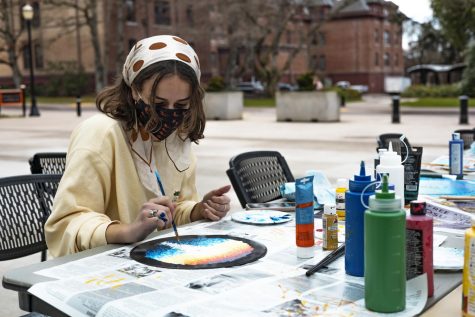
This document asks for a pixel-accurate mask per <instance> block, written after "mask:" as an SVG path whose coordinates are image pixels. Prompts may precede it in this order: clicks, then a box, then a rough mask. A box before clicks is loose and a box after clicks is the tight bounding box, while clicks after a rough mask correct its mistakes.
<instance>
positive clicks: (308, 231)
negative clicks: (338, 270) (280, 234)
mask: <svg viewBox="0 0 475 317" xmlns="http://www.w3.org/2000/svg"><path fill="white" fill-rule="evenodd" d="M295 203H296V205H295V242H296V244H297V257H299V258H303V259H309V258H312V257H313V255H314V245H315V236H314V235H315V230H314V216H313V176H306V177H303V178H298V179H296V180H295Z"/></svg>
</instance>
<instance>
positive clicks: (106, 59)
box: [0, 0, 403, 92]
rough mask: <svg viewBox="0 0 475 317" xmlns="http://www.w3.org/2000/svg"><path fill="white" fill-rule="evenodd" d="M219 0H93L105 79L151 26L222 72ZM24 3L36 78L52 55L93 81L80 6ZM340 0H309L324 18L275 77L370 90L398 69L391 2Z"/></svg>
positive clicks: (288, 40) (16, 20)
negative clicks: (347, 0) (30, 12)
mask: <svg viewBox="0 0 475 317" xmlns="http://www.w3.org/2000/svg"><path fill="white" fill-rule="evenodd" d="M219 1H220V0H200V1H199V2H198V1H193V0H154V1H146V0H126V1H125V2H124V3H125V6H126V10H125V11H124V14H123V15H122V16H120V15H119V12H118V10H117V6H116V5H115V3H113V2H112V1H105V0H98V1H97V3H98V5H97V8H95V10H96V12H97V16H98V20H97V21H98V22H97V34H98V45H99V50H100V52H101V54H102V57H101V59H102V65H104V67H105V72H106V73H107V74H108V76H107V77H108V81H109V83H110V82H111V81H112V80H113V78H114V77H116V76H117V71H118V70H120V66H121V64H122V61H123V60H124V59H125V55H126V54H127V53H128V50H129V48H130V47H132V45H133V44H134V43H135V42H136V41H137V40H138V39H141V38H143V37H146V36H151V35H154V34H177V35H179V36H182V37H183V38H185V39H187V40H188V41H189V42H190V44H191V45H193V47H194V48H195V49H196V50H197V52H198V55H199V56H200V62H201V67H202V70H203V78H202V79H203V81H205V82H206V81H207V80H208V79H209V78H210V77H211V76H215V75H223V72H224V66H225V64H226V63H227V58H228V54H229V52H228V50H227V40H226V38H223V34H222V33H220V32H219V28H217V27H216V24H215V23H213V21H215V20H217V19H218V20H219V15H220V13H219V12H218V11H217V8H218V6H217V3H218V2H219ZM13 3H16V2H13ZM18 3H21V1H19V2H18ZM30 3H31V4H32V5H33V7H34V8H35V20H34V21H33V24H32V25H33V54H34V55H33V56H34V59H33V60H34V64H35V75H36V76H35V78H36V80H37V81H38V82H39V83H42V82H47V81H48V80H49V79H50V78H51V72H52V70H51V67H50V66H49V65H51V63H53V64H54V63H58V62H66V63H68V62H70V63H71V64H73V65H77V64H79V65H80V66H81V67H82V69H83V70H84V72H85V73H87V74H88V75H89V77H90V79H91V80H90V81H91V82H93V78H94V70H95V68H96V66H95V65H96V63H95V58H96V54H95V53H94V45H93V42H92V41H91V29H90V28H89V27H88V26H87V25H84V24H82V23H81V21H83V20H84V16H83V15H82V14H83V13H82V11H79V10H75V9H74V8H73V7H60V6H51V5H50V6H48V5H46V4H43V2H42V1H31V2H30ZM71 3H74V1H71ZM78 3H79V4H84V1H82V0H78ZM339 4H340V3H339V2H337V1H332V0H315V1H314V2H313V6H314V7H313V10H312V11H311V12H312V13H313V14H318V17H314V18H317V19H323V18H326V19H328V21H326V22H325V24H323V26H322V28H321V29H320V30H319V31H318V32H316V33H315V34H314V36H313V37H312V40H311V42H310V43H308V45H306V47H304V48H303V49H302V51H301V52H300V53H299V54H298V55H297V56H296V58H295V59H294V61H293V63H292V64H291V66H290V68H289V70H288V71H286V72H285V74H284V76H283V78H282V80H283V81H288V82H293V83H294V82H295V80H296V78H297V76H299V75H300V74H302V73H305V72H309V71H311V72H314V73H316V74H318V75H319V76H320V77H321V78H328V79H330V80H331V81H332V82H333V83H335V82H336V81H340V80H347V81H350V82H351V84H362V85H368V87H369V90H370V92H382V90H383V86H384V76H386V75H402V74H403V53H402V39H401V38H402V28H401V23H399V22H397V21H396V20H394V19H393V18H392V17H394V16H396V13H397V12H398V8H397V6H396V5H394V4H393V3H392V2H386V1H384V0H355V1H354V2H353V3H352V4H350V5H349V6H347V7H345V8H343V9H339V8H338V6H339ZM20 11H21V10H20V7H19V5H18V4H17V7H14V8H12V9H11V12H12V17H13V19H12V25H13V28H14V29H16V30H17V31H18V30H21V29H22V26H21V25H22V20H21V17H20V15H19V14H18V16H17V15H16V14H17V13H18V12H20ZM335 12H337V13H335ZM58 17H61V18H62V19H58ZM64 21H67V22H64ZM75 21H76V23H75ZM4 23H5V22H4ZM62 23H63V24H62ZM64 23H66V24H64ZM78 26H79V27H78ZM295 32H298V30H295V28H294V29H289V32H288V35H287V36H286V37H285V38H284V39H283V42H282V43H281V47H282V52H281V53H279V54H280V55H281V57H282V58H281V59H282V60H283V59H284V57H285V55H286V54H287V53H286V46H289V45H292V43H293V41H294V37H295V35H293V34H295ZM26 44H27V41H26V32H22V34H21V35H20V38H19V41H18V44H17V46H18V55H19V58H18V64H19V68H20V69H21V70H22V73H23V76H24V80H23V82H25V83H26V84H28V67H29V65H28V58H27V52H28V51H27V45H26ZM1 54H3V56H2V55H1ZM0 57H5V53H0ZM279 57H280V56H279ZM0 85H3V86H9V85H10V86H11V85H12V80H11V70H10V68H8V67H6V66H5V65H0Z"/></svg>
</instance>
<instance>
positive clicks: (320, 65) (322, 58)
mask: <svg viewBox="0 0 475 317" xmlns="http://www.w3.org/2000/svg"><path fill="white" fill-rule="evenodd" d="M325 68H326V60H325V55H320V60H319V62H318V69H320V70H325Z"/></svg>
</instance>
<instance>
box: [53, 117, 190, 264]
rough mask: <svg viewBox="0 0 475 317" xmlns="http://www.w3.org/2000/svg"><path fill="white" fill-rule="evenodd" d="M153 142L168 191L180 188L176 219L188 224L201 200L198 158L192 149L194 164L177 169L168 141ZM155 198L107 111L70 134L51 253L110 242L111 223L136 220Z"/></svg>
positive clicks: (67, 252)
mask: <svg viewBox="0 0 475 317" xmlns="http://www.w3.org/2000/svg"><path fill="white" fill-rule="evenodd" d="M153 147H154V148H153V154H154V159H155V163H156V165H157V166H156V168H157V169H158V171H159V173H160V175H161V179H162V182H163V186H164V188H165V193H167V194H168V195H169V196H170V195H173V193H174V192H175V191H177V190H179V191H180V199H179V201H178V202H177V208H176V215H175V222H176V224H177V225H179V224H184V223H188V222H190V215H191V211H192V209H193V207H194V206H195V204H196V203H197V201H198V200H199V199H198V193H197V191H196V187H195V174H196V158H195V156H194V155H193V154H192V152H191V151H190V152H189V153H190V158H189V162H190V167H189V168H188V169H187V170H185V171H183V172H178V171H177V170H176V168H175V167H174V165H173V162H172V161H171V160H170V158H169V156H168V155H167V152H166V149H165V144H164V142H154V143H153ZM154 197H156V195H155V194H154V193H153V192H151V191H150V190H148V189H146V188H145V187H144V186H143V185H142V183H141V182H140V179H139V176H138V174H137V171H136V169H135V165H134V161H133V158H132V154H131V151H130V149H129V145H128V143H127V139H126V135H125V132H124V131H123V129H122V128H121V126H120V123H119V122H118V121H116V120H114V119H111V118H109V117H107V116H106V115H104V114H98V115H95V116H93V117H91V118H89V119H87V120H85V121H83V122H82V123H81V124H80V125H79V126H78V127H77V128H76V129H75V130H74V131H73V133H72V135H71V140H70V144H69V148H68V154H67V161H66V170H65V172H64V175H63V177H62V179H61V182H60V185H59V188H58V191H57V193H56V197H55V200H54V203H53V211H52V214H51V215H50V217H49V218H48V220H47V222H46V224H45V235H46V243H47V245H48V248H49V250H50V252H51V254H52V255H53V256H55V257H56V256H61V255H65V254H69V253H75V252H78V251H82V250H85V249H90V248H94V247H98V246H102V245H105V244H107V241H106V235H105V233H106V229H107V226H108V225H109V224H111V223H112V222H120V223H132V222H133V221H134V220H135V218H136V216H137V214H138V213H139V211H140V208H141V206H142V204H143V203H145V202H147V201H148V200H149V199H151V198H154Z"/></svg>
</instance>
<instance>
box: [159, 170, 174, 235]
mask: <svg viewBox="0 0 475 317" xmlns="http://www.w3.org/2000/svg"><path fill="white" fill-rule="evenodd" d="M155 178H156V179H157V183H158V186H159V187H160V191H161V192H162V195H163V196H166V195H165V189H164V188H163V184H162V180H161V179H160V174H158V171H157V170H155ZM178 195H180V192H175V193H174V194H173V200H172V201H173V202H175V201H176V199H177V198H178ZM172 227H173V231H175V237H176V239H177V241H180V236H179V235H178V230H177V228H176V225H175V220H174V219H173V215H172Z"/></svg>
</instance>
